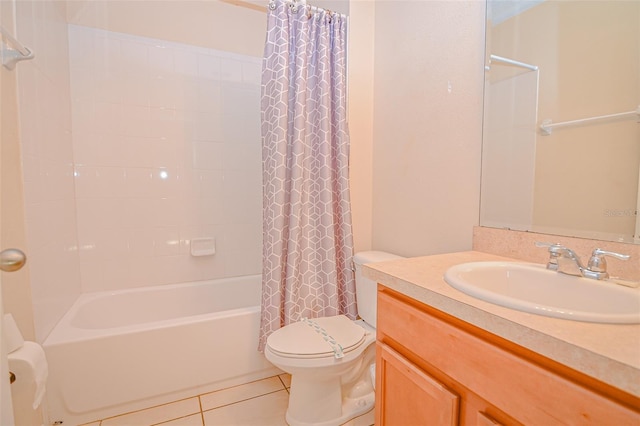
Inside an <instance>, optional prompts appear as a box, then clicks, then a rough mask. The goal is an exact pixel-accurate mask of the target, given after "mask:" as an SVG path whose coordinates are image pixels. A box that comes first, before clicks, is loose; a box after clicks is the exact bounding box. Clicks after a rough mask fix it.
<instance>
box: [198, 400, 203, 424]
mask: <svg viewBox="0 0 640 426" xmlns="http://www.w3.org/2000/svg"><path fill="white" fill-rule="evenodd" d="M201 397H202V395H198V404H199V405H200V421H201V422H202V426H204V411H203V410H202V398H201Z"/></svg>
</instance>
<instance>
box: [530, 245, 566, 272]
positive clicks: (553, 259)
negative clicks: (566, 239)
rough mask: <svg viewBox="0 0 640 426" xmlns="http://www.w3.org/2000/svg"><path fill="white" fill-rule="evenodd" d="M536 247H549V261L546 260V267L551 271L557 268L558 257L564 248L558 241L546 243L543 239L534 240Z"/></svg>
mask: <svg viewBox="0 0 640 426" xmlns="http://www.w3.org/2000/svg"><path fill="white" fill-rule="evenodd" d="M536 247H547V248H548V249H549V261H548V262H547V269H550V270H552V271H557V270H558V258H559V257H560V254H561V253H562V251H563V250H566V247H564V246H563V245H562V244H560V243H547V242H543V241H536Z"/></svg>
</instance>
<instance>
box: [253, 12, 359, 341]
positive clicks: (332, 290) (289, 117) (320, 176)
mask: <svg viewBox="0 0 640 426" xmlns="http://www.w3.org/2000/svg"><path fill="white" fill-rule="evenodd" d="M346 31H347V18H346V17H345V16H342V15H339V14H336V13H331V12H329V11H324V10H320V9H315V8H313V9H312V8H311V7H309V6H306V5H298V4H296V3H291V2H285V1H282V0H273V1H272V2H271V3H270V4H269V11H268V27H267V39H266V44H265V54H264V60H263V68H262V141H263V147H262V159H263V182H264V188H263V194H264V201H263V203H264V206H263V241H264V242H263V273H262V314H261V332H260V342H259V349H260V350H261V351H262V350H263V349H264V346H265V343H266V339H267V337H268V336H269V334H271V333H272V332H273V331H275V330H277V329H279V328H280V327H282V326H284V325H286V324H289V323H291V322H295V321H299V320H301V319H302V318H316V317H321V316H333V315H339V314H344V315H347V316H348V317H349V318H352V319H355V317H356V304H355V282H354V273H353V271H352V269H351V265H352V263H351V261H352V257H353V237H352V231H351V208H350V202H349V180H348V167H349V135H348V130H347V122H346V118H347V111H346V46H347V45H346Z"/></svg>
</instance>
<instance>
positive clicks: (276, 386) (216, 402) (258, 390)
mask: <svg viewBox="0 0 640 426" xmlns="http://www.w3.org/2000/svg"><path fill="white" fill-rule="evenodd" d="M282 389H283V386H282V382H280V379H278V377H269V378H267V379H263V380H258V381H255V382H251V383H247V384H244V385H239V386H234V387H232V388H228V389H222V390H219V391H216V392H211V393H206V394H204V395H200V402H201V404H202V410H203V411H206V410H211V409H213V408H217V407H222V406H223V405H228V404H233V403H234V402H238V401H244V400H246V399H250V398H255V397H257V396H260V395H264V394H267V393H271V392H275V391H278V390H282Z"/></svg>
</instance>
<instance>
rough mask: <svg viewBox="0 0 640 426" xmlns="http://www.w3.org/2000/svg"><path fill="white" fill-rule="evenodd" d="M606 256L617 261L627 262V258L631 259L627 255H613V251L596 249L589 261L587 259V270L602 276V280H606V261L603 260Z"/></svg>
mask: <svg viewBox="0 0 640 426" xmlns="http://www.w3.org/2000/svg"><path fill="white" fill-rule="evenodd" d="M606 256H611V257H615V258H616V259H619V260H629V258H630V257H631V256H629V255H628V254H621V253H615V252H613V251H606V250H602V249H599V248H597V249H595V250H594V251H593V253H591V259H589V264H588V265H587V269H588V270H589V271H591V272H597V273H600V274H604V275H605V276H604V278H607V277H608V276H609V274H608V273H607V260H606V259H605V257H606Z"/></svg>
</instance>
